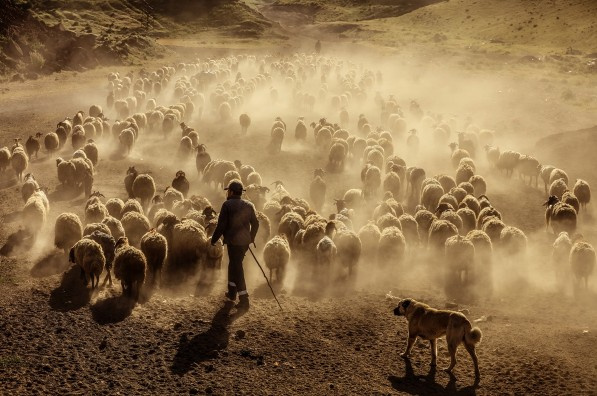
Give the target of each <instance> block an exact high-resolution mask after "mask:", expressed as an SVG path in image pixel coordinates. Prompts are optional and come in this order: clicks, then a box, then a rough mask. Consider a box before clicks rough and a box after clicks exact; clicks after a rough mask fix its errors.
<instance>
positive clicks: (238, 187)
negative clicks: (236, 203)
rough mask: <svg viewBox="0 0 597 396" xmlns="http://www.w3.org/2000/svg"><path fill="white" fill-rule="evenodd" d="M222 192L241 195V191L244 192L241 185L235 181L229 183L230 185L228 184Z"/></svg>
mask: <svg viewBox="0 0 597 396" xmlns="http://www.w3.org/2000/svg"><path fill="white" fill-rule="evenodd" d="M224 190H231V191H232V192H235V193H242V192H243V191H246V190H244V189H243V184H242V183H241V182H239V181H236V180H234V181H231V182H230V184H228V187H226V188H225V189H224Z"/></svg>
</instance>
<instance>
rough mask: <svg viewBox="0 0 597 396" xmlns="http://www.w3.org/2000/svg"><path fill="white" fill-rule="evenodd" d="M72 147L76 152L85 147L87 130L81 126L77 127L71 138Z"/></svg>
mask: <svg viewBox="0 0 597 396" xmlns="http://www.w3.org/2000/svg"><path fill="white" fill-rule="evenodd" d="M70 139H71V145H72V147H73V149H74V150H78V149H80V148H81V147H83V146H84V145H85V130H84V129H83V127H81V126H76V127H75V128H74V129H73V133H72V135H71V136H70Z"/></svg>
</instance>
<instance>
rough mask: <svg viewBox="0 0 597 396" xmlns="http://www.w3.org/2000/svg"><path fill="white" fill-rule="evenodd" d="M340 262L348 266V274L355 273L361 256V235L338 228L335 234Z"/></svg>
mask: <svg viewBox="0 0 597 396" xmlns="http://www.w3.org/2000/svg"><path fill="white" fill-rule="evenodd" d="M334 243H335V244H336V249H337V259H338V262H339V263H340V264H341V265H342V266H343V267H346V268H348V276H352V275H353V268H354V267H355V266H356V265H357V263H358V262H359V258H360V257H361V250H362V244H361V240H360V238H359V236H358V235H357V234H356V233H355V232H354V231H350V230H347V229H341V230H338V232H337V233H336V235H335V236H334Z"/></svg>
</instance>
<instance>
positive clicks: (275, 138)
mask: <svg viewBox="0 0 597 396" xmlns="http://www.w3.org/2000/svg"><path fill="white" fill-rule="evenodd" d="M283 141H284V129H282V128H275V129H274V130H273V131H272V133H271V137H270V142H269V145H268V150H269V152H270V153H271V154H277V153H279V152H281V151H282V142H283Z"/></svg>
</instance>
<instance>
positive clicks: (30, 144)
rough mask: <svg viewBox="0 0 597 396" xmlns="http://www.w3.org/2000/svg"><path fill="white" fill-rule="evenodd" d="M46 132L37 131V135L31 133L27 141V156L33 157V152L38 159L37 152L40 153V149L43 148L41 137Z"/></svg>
mask: <svg viewBox="0 0 597 396" xmlns="http://www.w3.org/2000/svg"><path fill="white" fill-rule="evenodd" d="M43 135H44V134H43V133H41V132H37V133H36V134H35V137H33V136H31V135H29V138H28V139H27V141H26V142H25V151H26V152H27V156H28V157H29V158H31V157H32V156H33V154H35V158H36V159H37V154H38V153H39V149H40V148H41V144H40V143H39V138H40V137H42V136H43Z"/></svg>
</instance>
